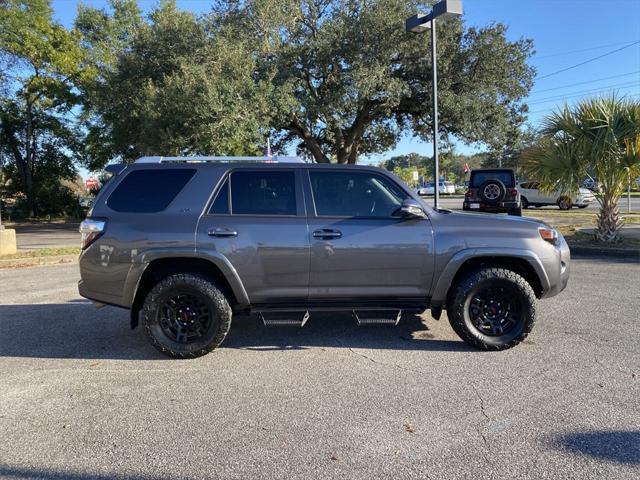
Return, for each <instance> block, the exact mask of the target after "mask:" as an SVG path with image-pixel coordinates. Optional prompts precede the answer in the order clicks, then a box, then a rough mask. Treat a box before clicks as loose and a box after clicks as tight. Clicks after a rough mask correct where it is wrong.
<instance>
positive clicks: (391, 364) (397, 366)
mask: <svg viewBox="0 0 640 480" xmlns="http://www.w3.org/2000/svg"><path fill="white" fill-rule="evenodd" d="M336 341H337V342H338V343H339V344H340V346H341V347H342V348H346V349H347V350H349V352H351V353H352V354H354V355H356V356H358V357H361V358H364V359H365V360H368V361H370V362H371V363H375V364H376V365H380V366H382V367H391V368H397V369H398V370H402V371H404V372H411V373H419V374H421V375H428V373H427V372H423V371H422V370H416V369H414V368H408V367H404V366H402V365H399V364H397V363H386V362H381V361H379V360H376V359H375V358H373V357H370V356H369V355H366V354H364V353H360V352H357V351H355V350H354V349H353V348H352V347H347V346H346V345H345V344H344V343H342V342H341V341H340V340H339V339H336Z"/></svg>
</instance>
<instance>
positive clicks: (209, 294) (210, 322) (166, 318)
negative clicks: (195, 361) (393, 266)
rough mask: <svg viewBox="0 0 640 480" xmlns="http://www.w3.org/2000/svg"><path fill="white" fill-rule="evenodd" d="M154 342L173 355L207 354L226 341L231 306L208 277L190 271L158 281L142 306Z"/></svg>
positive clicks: (159, 348)
mask: <svg viewBox="0 0 640 480" xmlns="http://www.w3.org/2000/svg"><path fill="white" fill-rule="evenodd" d="M142 322H143V325H144V331H145V334H146V335H147V338H148V339H149V341H150V342H151V344H152V345H153V346H154V347H156V348H157V349H158V350H159V351H160V352H162V353H164V354H165V355H168V356H170V357H173V358H196V357H200V356H202V355H206V354H207V353H209V352H210V351H211V350H213V349H214V348H216V347H217V346H218V345H220V344H221V343H222V341H223V340H224V338H225V337H226V335H227V332H228V331H229V328H230V326H231V307H230V306H229V302H228V301H227V299H226V298H225V296H224V295H223V294H222V292H221V291H220V290H219V289H218V287H216V285H215V284H214V283H213V282H211V280H209V279H208V278H206V277H204V276H200V275H195V274H190V273H180V274H175V275H170V276H168V277H166V278H164V279H162V280H161V281H160V282H158V283H157V284H156V285H155V286H154V287H153V288H152V289H151V291H150V292H149V294H148V295H147V297H146V298H145V301H144V305H143V307H142Z"/></svg>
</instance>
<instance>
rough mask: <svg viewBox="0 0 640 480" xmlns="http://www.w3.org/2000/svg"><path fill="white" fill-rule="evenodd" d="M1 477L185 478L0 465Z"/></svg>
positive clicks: (87, 479) (47, 479)
mask: <svg viewBox="0 0 640 480" xmlns="http://www.w3.org/2000/svg"><path fill="white" fill-rule="evenodd" d="M0 477H1V478H14V479H23V478H25V479H26V478H28V479H31V480H54V479H55V480H120V479H123V480H124V479H129V480H152V479H154V480H172V479H177V478H181V479H183V480H184V478H185V477H183V476H180V477H175V476H158V475H157V474H154V475H130V474H120V473H115V472H108V473H90V472H80V471H77V470H61V469H60V470H57V469H52V468H37V467H27V466H12V465H3V464H0Z"/></svg>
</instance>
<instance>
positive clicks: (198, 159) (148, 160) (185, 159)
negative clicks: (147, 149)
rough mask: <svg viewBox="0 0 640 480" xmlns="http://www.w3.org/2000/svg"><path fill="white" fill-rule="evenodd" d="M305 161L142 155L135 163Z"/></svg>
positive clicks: (300, 160)
mask: <svg viewBox="0 0 640 480" xmlns="http://www.w3.org/2000/svg"><path fill="white" fill-rule="evenodd" d="M233 162H248V163H252V162H253V163H305V161H304V160H303V159H301V158H300V157H282V156H275V157H197V156H194V157H140V158H139V159H137V160H136V162H135V163H233Z"/></svg>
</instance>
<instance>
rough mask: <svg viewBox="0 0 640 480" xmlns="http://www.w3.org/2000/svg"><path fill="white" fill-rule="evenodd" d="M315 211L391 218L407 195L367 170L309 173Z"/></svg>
mask: <svg viewBox="0 0 640 480" xmlns="http://www.w3.org/2000/svg"><path fill="white" fill-rule="evenodd" d="M309 176H310V177H311V189H312V191H313V199H314V202H315V206H316V213H317V214H318V215H321V216H332V217H333V216H335V217H391V216H394V215H397V213H398V210H399V209H400V206H401V205H402V201H403V200H404V199H406V198H407V194H406V193H405V192H404V191H403V190H402V189H401V188H400V187H398V186H397V185H395V184H394V183H393V182H391V181H390V180H387V179H386V178H384V177H382V176H381V175H376V174H374V173H369V172H353V171H349V172H310V173H309Z"/></svg>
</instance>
